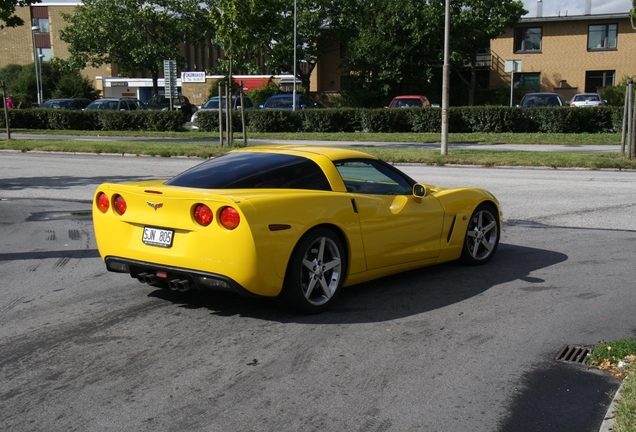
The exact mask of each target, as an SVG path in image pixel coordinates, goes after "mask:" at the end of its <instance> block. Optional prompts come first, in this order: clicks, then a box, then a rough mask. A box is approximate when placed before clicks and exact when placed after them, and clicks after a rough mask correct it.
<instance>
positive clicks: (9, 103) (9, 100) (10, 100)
mask: <svg viewBox="0 0 636 432" xmlns="http://www.w3.org/2000/svg"><path fill="white" fill-rule="evenodd" d="M7 108H15V104H14V103H13V99H12V98H11V96H7Z"/></svg>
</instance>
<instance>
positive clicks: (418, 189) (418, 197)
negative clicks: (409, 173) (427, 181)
mask: <svg viewBox="0 0 636 432" xmlns="http://www.w3.org/2000/svg"><path fill="white" fill-rule="evenodd" d="M430 193H431V188H430V187H428V186H426V185H423V184H421V183H415V184H414V185H413V200H414V201H415V202H422V199H423V198H424V197H426V196H428V195H430Z"/></svg>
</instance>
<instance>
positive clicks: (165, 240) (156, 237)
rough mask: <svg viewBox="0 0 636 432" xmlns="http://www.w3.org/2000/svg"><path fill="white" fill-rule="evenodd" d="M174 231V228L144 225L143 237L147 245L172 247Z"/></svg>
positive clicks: (142, 239)
mask: <svg viewBox="0 0 636 432" xmlns="http://www.w3.org/2000/svg"><path fill="white" fill-rule="evenodd" d="M173 236H174V232H173V231H172V230H167V229H161V228H153V227H144V235H143V237H142V238H141V241H143V242H144V243H145V244H147V245H151V246H161V247H170V246H172V237H173Z"/></svg>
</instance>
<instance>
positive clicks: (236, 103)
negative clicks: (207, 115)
mask: <svg viewBox="0 0 636 432" xmlns="http://www.w3.org/2000/svg"><path fill="white" fill-rule="evenodd" d="M226 100H227V98H226V97H225V96H223V97H222V98H221V107H222V109H225V101H226ZM243 103H244V104H245V105H244V107H243V109H245V110H253V109H254V107H255V105H254V101H253V100H252V99H251V98H250V97H249V96H243ZM238 109H241V97H240V96H238V95H234V96H232V110H238ZM218 110H219V97H218V96H213V97H211V98H210V99H208V100H207V101H206V102H205V103H204V104H203V105H201V108H199V110H198V111H196V112H195V113H194V114H192V117H191V118H190V121H191V122H192V123H195V122H196V119H197V113H198V112H199V111H218Z"/></svg>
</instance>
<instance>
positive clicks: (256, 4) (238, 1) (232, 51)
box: [206, 0, 279, 75]
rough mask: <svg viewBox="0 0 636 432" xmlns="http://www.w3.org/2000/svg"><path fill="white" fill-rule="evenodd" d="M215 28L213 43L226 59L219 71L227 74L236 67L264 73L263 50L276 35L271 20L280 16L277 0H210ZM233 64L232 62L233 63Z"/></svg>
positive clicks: (208, 2)
mask: <svg viewBox="0 0 636 432" xmlns="http://www.w3.org/2000/svg"><path fill="white" fill-rule="evenodd" d="M206 4H207V6H208V8H209V10H210V21H211V22H212V26H213V28H214V33H213V39H212V43H213V44H214V45H215V46H217V47H219V48H221V49H222V50H223V53H224V54H225V57H226V58H225V59H219V60H218V66H217V67H216V71H217V72H219V73H222V74H225V75H229V74H230V73H233V70H242V71H246V72H248V73H258V72H261V73H262V72H263V70H262V69H263V68H262V64H259V62H258V59H259V51H261V50H262V49H263V47H264V46H265V44H264V43H263V41H266V40H269V39H270V38H271V37H272V30H271V23H272V22H274V21H275V20H277V19H278V17H277V15H278V5H279V2H278V1H277V0H207V3H206ZM230 63H232V64H231V65H230Z"/></svg>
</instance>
